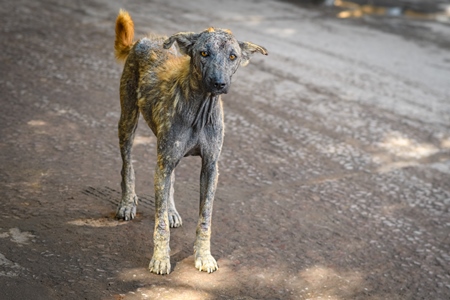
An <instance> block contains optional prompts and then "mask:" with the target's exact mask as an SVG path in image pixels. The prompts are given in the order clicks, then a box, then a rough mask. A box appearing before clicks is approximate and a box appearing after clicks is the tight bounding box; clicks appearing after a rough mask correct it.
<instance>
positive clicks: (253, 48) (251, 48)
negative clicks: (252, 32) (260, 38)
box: [239, 42, 269, 66]
mask: <svg viewBox="0 0 450 300" xmlns="http://www.w3.org/2000/svg"><path fill="white" fill-rule="evenodd" d="M239 46H240V47H241V53H242V58H241V66H246V65H247V64H248V63H249V61H250V57H251V56H252V55H253V53H255V52H259V53H261V54H264V55H267V54H269V53H268V52H267V50H266V48H264V47H262V46H259V45H256V44H253V43H250V42H239Z"/></svg>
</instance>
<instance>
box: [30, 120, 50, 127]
mask: <svg viewBox="0 0 450 300" xmlns="http://www.w3.org/2000/svg"><path fill="white" fill-rule="evenodd" d="M27 124H28V125H30V126H33V127H37V126H45V125H47V123H46V122H44V121H42V120H31V121H28V123H27Z"/></svg>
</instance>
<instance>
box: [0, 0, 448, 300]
mask: <svg viewBox="0 0 450 300" xmlns="http://www.w3.org/2000/svg"><path fill="white" fill-rule="evenodd" d="M181 3H184V2H181ZM120 7H124V8H126V9H127V10H128V11H129V12H130V13H131V15H132V17H133V18H134V20H135V25H136V29H137V36H142V35H143V34H145V33H147V32H149V31H155V32H157V33H161V34H167V35H168V34H172V33H175V32H178V31H200V30H203V29H204V28H207V27H209V26H217V27H225V28H230V29H231V30H232V31H233V32H234V34H235V35H236V36H237V37H238V38H239V39H242V40H250V41H253V42H255V43H257V44H261V45H263V46H265V47H266V48H267V49H268V51H269V56H268V57H262V56H260V57H256V56H255V58H254V59H253V60H252V62H251V63H250V65H249V66H248V67H246V68H242V69H240V70H239V71H238V74H236V75H235V77H234V82H233V85H232V87H231V92H230V93H229V94H228V95H226V96H225V97H224V108H225V123H226V128H227V131H226V136H225V145H224V148H223V152H222V157H221V160H220V179H219V185H218V191H217V195H216V201H215V207H214V217H213V238H212V252H213V255H214V256H215V257H216V258H217V259H218V263H219V266H220V269H219V270H218V271H217V272H215V273H213V274H205V273H200V272H198V271H197V270H195V269H194V267H193V257H192V251H193V250H192V247H193V242H194V235H195V226H196V219H197V218H196V217H197V214H198V198H199V196H198V179H199V172H200V166H199V162H200V160H199V158H186V159H184V160H183V161H182V163H181V165H180V166H179V168H178V169H177V183H176V186H175V188H176V191H175V194H176V195H175V197H176V201H177V208H178V210H179V212H180V213H181V214H182V217H183V227H181V228H179V229H175V230H172V235H171V248H172V253H171V255H172V258H171V260H172V266H173V270H172V273H171V274H170V275H169V276H157V275H153V274H150V273H149V272H148V271H147V265H148V263H149V260H150V258H151V255H152V247H153V245H152V230H153V224H154V223H153V222H154V218H153V208H154V206H153V201H154V197H153V181H152V178H153V169H154V166H155V139H154V137H153V136H152V134H151V131H150V130H149V129H148V128H146V126H145V125H144V124H143V122H141V124H140V126H139V128H138V135H137V139H136V142H135V147H134V160H135V169H136V178H137V193H138V195H139V196H140V201H141V202H140V205H139V207H138V217H137V219H136V220H133V221H132V222H118V221H116V220H115V219H114V218H113V217H114V213H115V208H116V204H117V202H118V201H119V197H120V193H119V190H120V185H119V183H120V174H119V173H120V167H121V162H120V155H119V150H118V140H117V129H116V127H117V121H118V117H119V114H120V109H119V99H118V87H119V77H120V73H121V66H120V65H119V64H117V63H116V62H115V61H114V57H113V35H114V20H115V17H116V15H117V12H118V10H119V8H120ZM0 17H1V20H2V26H1V27H0V31H1V39H0V49H1V51H0V65H1V67H0V91H1V94H0V101H1V107H2V108H1V113H0V137H1V139H0V168H1V170H0V194H1V198H0V291H1V292H0V299H339V300H340V299H449V298H450V238H449V234H450V211H449V207H450V102H449V99H450V88H449V87H450V52H449V49H448V48H446V45H447V44H446V43H445V41H446V40H445V37H448V36H450V28H449V26H448V25H445V24H439V23H430V22H418V21H417V22H416V21H402V20H400V19H372V18H370V17H368V18H366V19H363V20H358V21H355V20H353V21H352V20H339V19H336V18H334V17H333V16H332V14H331V13H330V12H326V13H324V12H323V11H320V10H314V9H305V8H301V7H299V6H297V5H294V4H292V3H288V2H276V1H261V2H260V1H247V2H242V1H237V0H236V1H234V0H233V1H216V2H212V1H207V0H201V1H190V2H189V4H186V3H185V4H180V3H179V2H178V1H167V0H164V1H162V0H155V1H150V2H148V1H100V0H96V1H90V2H89V4H86V3H82V2H81V1H62V0H41V1H31V0H16V1H3V2H2V5H0ZM394 29H395V30H394ZM393 32H394V33H393Z"/></svg>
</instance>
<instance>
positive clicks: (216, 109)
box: [115, 11, 267, 274]
mask: <svg viewBox="0 0 450 300" xmlns="http://www.w3.org/2000/svg"><path fill="white" fill-rule="evenodd" d="M133 35H134V27H133V23H132V21H131V18H130V16H129V14H128V13H127V12H125V11H121V12H120V13H119V16H118V18H117V21H116V43H115V50H116V57H117V58H118V59H126V62H125V66H124V70H123V74H122V78H121V83H120V102H121V117H120V121H119V140H120V151H121V156H122V161H123V166H122V172H121V174H122V183H121V186H122V200H121V202H120V204H119V206H118V209H117V217H118V218H119V219H124V220H131V219H133V218H135V216H136V205H137V202H138V198H137V196H136V193H135V178H134V170H133V165H132V162H131V148H132V144H133V140H134V135H135V130H136V127H137V123H138V119H139V114H140V113H141V114H142V116H143V117H144V119H145V121H146V122H147V124H148V126H149V127H150V128H151V130H152V131H153V133H154V134H155V136H156V137H157V165H156V170H155V177H154V184H155V230H154V235H153V238H154V252H153V257H152V259H151V261H150V265H149V269H150V271H151V272H153V273H156V274H169V273H170V247H169V240H170V227H179V226H181V225H182V220H181V217H180V215H179V213H178V212H177V210H176V208H175V202H174V199H173V194H174V189H173V184H174V180H175V175H174V174H175V172H174V169H175V167H176V166H177V165H178V163H179V162H180V160H181V158H182V157H184V156H189V155H199V156H201V158H202V169H201V175H200V214H199V220H198V225H197V230H196V241H195V244H194V255H195V267H196V268H197V269H199V270H200V271H206V272H209V273H210V272H214V271H215V270H217V269H218V266H217V262H216V260H215V259H214V258H213V257H212V256H211V251H210V237H211V215H212V210H213V200H214V194H215V191H216V186H217V178H218V166H217V162H218V159H219V155H220V152H221V149H222V143H223V135H224V124H223V108H222V100H221V97H220V95H221V94H223V93H227V92H228V89H229V87H230V83H231V77H232V75H233V74H234V73H235V72H236V70H237V69H238V67H239V66H240V65H245V64H247V63H248V60H249V59H250V56H251V55H252V54H253V53H254V52H260V53H262V54H265V55H267V51H266V50H265V49H264V48H263V47H261V46H258V45H255V44H252V43H249V42H238V41H237V40H236V39H235V38H234V36H233V35H232V34H231V32H230V31H229V30H222V29H216V28H209V29H207V30H205V31H203V32H201V33H198V34H197V33H192V32H182V33H177V34H175V35H173V36H171V37H169V38H165V37H160V36H149V37H146V38H143V39H140V40H138V41H137V42H134V43H133V42H132V39H133ZM175 42H176V44H177V46H178V49H177V48H176V47H175V46H174V43H175Z"/></svg>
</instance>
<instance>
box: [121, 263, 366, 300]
mask: <svg viewBox="0 0 450 300" xmlns="http://www.w3.org/2000/svg"><path fill="white" fill-rule="evenodd" d="M218 262H219V270H218V271H216V272H214V273H212V274H207V273H205V272H199V271H197V270H196V269H195V268H194V257H193V256H189V257H187V258H185V259H183V260H182V261H180V262H177V263H176V266H175V268H174V269H173V270H172V273H171V274H170V275H168V276H159V275H154V274H150V273H149V272H148V270H147V269H146V268H138V269H137V268H135V269H128V270H124V271H122V272H121V274H120V275H119V279H120V280H122V281H127V282H139V284H138V286H140V287H139V288H138V289H136V290H133V291H130V292H128V293H127V294H122V295H121V297H122V298H121V299H135V298H136V297H139V299H162V298H163V299H215V298H217V297H218V296H219V295H220V296H225V297H227V298H232V297H234V296H238V295H241V296H242V294H240V292H239V291H241V290H247V289H248V288H249V287H250V286H251V287H253V288H254V290H253V291H251V292H250V291H249V292H250V294H248V295H247V296H251V297H252V298H255V297H256V298H266V296H268V295H273V293H279V294H280V295H290V296H291V297H293V298H295V299H297V298H299V299H331V300H343V299H351V298H353V297H354V296H355V295H358V294H361V293H363V294H364V293H365V291H367V289H366V287H365V281H364V279H363V275H362V274H361V273H360V272H358V271H338V270H337V269H334V268H330V267H325V266H321V265H317V266H314V267H311V268H306V269H302V270H300V271H297V272H296V271H293V270H291V269H290V268H289V266H288V265H286V264H279V265H278V266H276V267H274V268H262V267H256V266H248V267H245V268H241V269H239V268H237V269H236V268H234V266H233V263H232V261H230V260H228V259H220V260H219V261H218ZM253 288H252V289H253ZM288 299H289V297H288Z"/></svg>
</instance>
